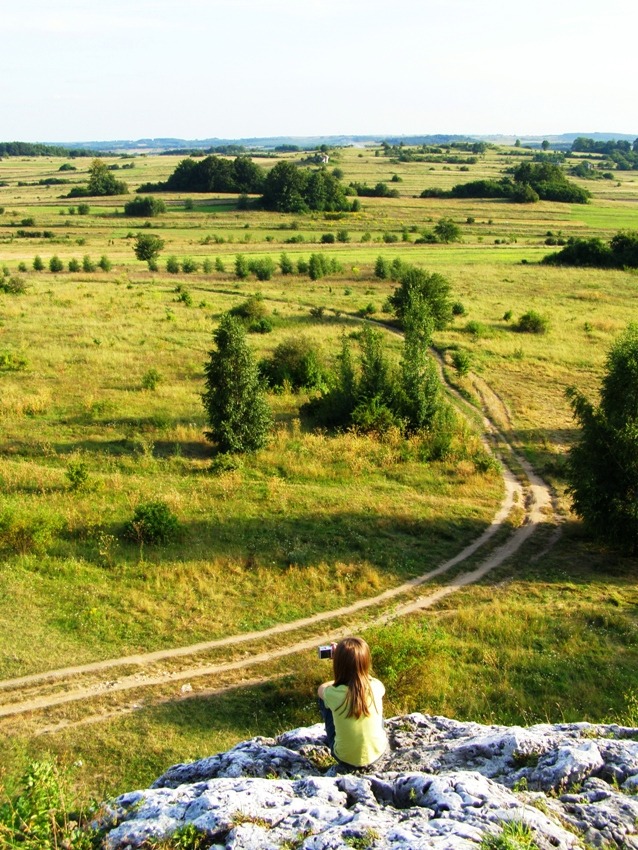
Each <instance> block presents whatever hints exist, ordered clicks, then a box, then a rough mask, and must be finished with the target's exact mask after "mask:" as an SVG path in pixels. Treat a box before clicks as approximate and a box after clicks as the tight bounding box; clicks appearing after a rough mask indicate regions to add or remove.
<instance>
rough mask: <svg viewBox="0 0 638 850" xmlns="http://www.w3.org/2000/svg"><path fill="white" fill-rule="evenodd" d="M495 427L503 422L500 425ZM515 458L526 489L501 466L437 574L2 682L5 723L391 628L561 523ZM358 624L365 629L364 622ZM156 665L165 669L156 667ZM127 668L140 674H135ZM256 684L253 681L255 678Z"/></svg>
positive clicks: (491, 396)
mask: <svg viewBox="0 0 638 850" xmlns="http://www.w3.org/2000/svg"><path fill="white" fill-rule="evenodd" d="M480 395H481V398H482V401H483V404H484V407H485V411H484V413H485V420H484V427H485V431H486V433H491V434H492V435H494V434H497V435H498V438H499V441H500V442H501V443H503V442H504V440H505V438H504V437H503V436H502V435H501V434H500V433H499V431H498V425H501V426H502V425H505V426H509V425H510V424H511V423H510V421H509V414H508V413H507V410H506V408H505V406H504V405H503V403H502V402H501V400H500V399H499V398H498V396H496V394H495V393H493V392H492V391H491V390H490V388H489V387H488V386H487V384H485V382H484V381H482V382H481V392H480ZM495 420H496V421H495ZM497 422H498V425H497V424H496V423H497ZM515 458H516V462H517V464H518V466H519V468H521V469H523V470H524V474H525V477H526V478H527V481H526V482H525V484H522V483H521V482H520V481H519V480H518V479H517V478H516V477H515V476H514V475H513V473H512V472H511V471H510V469H509V468H508V467H504V468H503V482H504V487H505V495H504V498H503V501H502V503H501V506H500V508H499V511H498V512H497V514H496V515H495V516H494V518H493V520H492V522H491V524H490V525H489V526H488V527H487V528H486V530H485V531H484V532H483V534H481V535H480V537H478V538H477V539H476V540H474V541H473V542H472V543H471V544H469V545H468V546H466V547H465V548H464V549H463V550H462V551H461V552H459V553H458V554H457V555H455V556H454V557H453V558H450V559H449V560H448V561H445V562H444V563H442V564H440V565H439V566H438V567H436V568H435V569H433V570H430V571H429V572H427V573H424V574H423V575H421V576H418V577H417V578H414V579H411V580H410V581H407V582H405V583H403V584H401V585H399V586H398V587H395V588H391V589H389V590H386V591H385V592H383V593H381V594H379V595H377V596H375V597H371V598H369V599H362V600H358V601H357V602H354V603H352V604H350V605H344V606H343V607H341V608H338V609H334V610H331V611H325V612H322V613H318V614H314V615H312V616H310V617H304V618H302V619H299V620H295V621H294V622H291V623H282V624H280V625H277V626H273V627H271V628H268V629H264V630H262V631H254V632H248V633H245V634H238V635H232V636H229V637H226V638H220V639H217V640H212V641H206V642H203V643H197V644H192V645H190V646H185V647H177V648H174V649H168V650H160V651H157V652H150V653H144V654H136V655H129V656H122V657H120V658H112V659H107V660H105V661H98V662H95V663H92V664H84V665H78V666H73V667H64V668H60V669H57V670H50V671H47V672H43V673H36V674H33V675H29V676H22V677H19V678H14V679H7V680H4V681H0V718H11V717H16V716H17V715H24V714H29V713H33V712H35V713H38V714H39V713H42V716H41V717H40V716H37V717H35V718H33V719H35V724H36V728H39V731H40V732H45V731H46V732H51V731H58V730H59V729H62V728H68V727H69V726H72V725H81V724H86V723H91V722H99V721H100V720H102V719H107V718H111V717H114V716H117V715H118V714H121V713H127V712H129V711H131V710H135V709H136V708H139V706H136V705H134V706H133V707H131V706H124V705H122V706H121V708H115V709H114V710H111V711H109V712H107V713H101V714H97V715H93V716H89V717H84V718H82V719H80V720H65V719H62V720H61V721H59V722H58V723H56V724H53V725H51V724H50V718H49V717H47V710H49V709H54V708H55V707H58V706H63V705H66V704H69V703H77V702H81V701H85V700H91V699H96V698H100V697H104V696H105V695H107V694H108V695H115V694H120V693H124V692H127V691H129V692H132V691H137V690H139V689H141V688H152V687H157V686H160V685H166V684H167V683H176V684H177V683H180V682H185V681H190V680H192V679H195V678H198V677H208V678H210V677H215V676H221V675H223V674H229V673H232V672H235V671H241V670H246V669H248V668H251V667H259V666H260V665H262V664H265V663H267V662H271V661H274V660H276V659H279V658H282V657H284V656H286V655H291V654H294V653H298V652H303V651H307V650H310V649H314V647H316V645H317V644H318V643H320V642H326V641H327V640H335V639H339V638H340V637H342V636H344V635H346V634H351V633H352V631H354V630H356V627H357V625H358V623H357V617H356V615H357V614H359V613H361V614H363V613H364V612H366V618H365V625H367V626H370V625H375V624H381V623H386V622H388V621H389V620H391V619H394V618H396V617H399V616H404V615H406V614H409V613H412V612H415V611H419V610H424V609H426V608H429V607H431V606H432V605H435V604H436V603H437V602H439V601H440V600H441V599H443V598H444V597H446V596H449V595H450V594H452V593H455V592H456V591H458V590H459V589H461V588H463V587H466V586H467V585H469V584H472V583H474V582H476V581H479V580H480V579H481V578H483V577H484V576H485V575H486V574H487V573H488V572H489V571H490V570H493V569H494V568H496V567H498V566H500V565H501V564H502V563H503V562H504V561H505V560H506V559H507V558H509V557H511V556H512V555H513V554H514V553H515V552H517V551H518V550H519V549H520V547H521V546H522V545H523V544H524V543H525V541H526V540H528V539H529V537H530V536H531V535H532V534H534V532H535V531H536V530H537V529H538V527H539V526H540V525H542V524H548V523H549V524H552V525H555V524H556V517H555V514H554V510H553V506H552V498H551V494H550V491H549V488H548V487H547V485H546V484H545V483H544V482H543V481H542V480H541V479H540V478H539V477H538V476H536V474H535V473H534V471H533V470H532V468H531V467H530V465H529V464H528V463H527V462H526V461H525V460H524V458H521V457H520V456H518V455H515ZM515 506H520V509H521V510H522V511H524V521H523V522H522V523H521V524H520V526H519V527H518V528H516V529H514V530H513V531H512V532H511V533H510V534H509V536H508V537H507V539H506V540H505V542H504V543H503V544H501V545H500V546H498V547H497V548H496V549H494V550H493V551H490V552H489V554H488V556H487V557H486V558H485V559H484V560H483V561H482V562H481V563H480V564H479V565H478V566H476V567H475V568H474V569H473V570H472V571H470V572H467V573H463V574H460V575H456V576H455V577H454V578H452V579H451V580H450V581H449V582H448V583H446V584H444V585H441V586H439V587H437V588H436V590H432V591H431V592H429V593H425V594H419V595H418V596H417V597H416V598H413V594H414V590H415V589H417V588H419V587H421V586H422V585H424V584H426V583H427V582H428V581H431V580H432V579H433V578H435V577H437V576H440V575H442V574H444V573H446V572H448V571H450V570H451V569H452V568H453V567H455V566H457V565H459V564H461V563H462V562H464V561H466V560H468V559H469V558H471V557H472V556H473V555H475V554H476V553H477V552H478V551H479V550H480V549H481V548H482V547H484V546H486V545H487V544H488V543H489V541H490V540H491V539H492V538H493V537H494V535H495V534H496V533H497V532H500V531H502V530H503V528H504V527H506V525H505V524H506V520H507V518H508V516H509V515H510V513H511V512H512V509H513V508H514V507H515ZM550 545H551V543H550ZM406 595H407V596H409V597H410V598H408V599H407V600H405V601H401V600H400V597H402V596H403V597H405V596H406ZM393 601H396V603H397V604H395V605H394V606H391V607H390V603H392V602H393ZM374 608H379V609H381V610H380V611H379V614H378V615H377V616H376V617H370V616H369V611H370V609H374ZM344 618H347V619H348V624H347V626H341V627H336V625H333V626H332V627H330V625H329V624H330V621H333V623H336V621H338V620H343V619H344ZM362 619H363V618H362ZM361 625H363V622H362V623H361ZM314 626H317V627H319V626H324V629H323V630H317V631H316V632H313V634H312V635H311V636H304V637H303V638H301V639H297V640H294V639H292V640H291V641H290V642H287V643H286V644H285V645H283V646H279V647H276V648H268V649H265V650H263V651H256V652H250V653H244V654H243V655H242V657H240V658H236V659H234V660H229V661H215V662H213V663H202V662H200V663H197V661H196V656H197V655H198V654H202V653H207V652H211V651H213V650H224V649H228V648H232V647H237V646H239V645H241V644H244V643H249V642H256V641H267V640H268V639H269V638H274V637H277V636H281V635H285V634H288V633H293V632H295V631H300V630H302V629H303V630H305V631H307V630H308V629H312V628H313V627H314ZM175 659H184V660H185V662H186V664H185V666H182V668H181V669H161V665H162V663H166V662H169V661H171V660H175ZM158 667H159V668H160V669H157V668H158ZM130 668H135V669H134V671H133V672H131V671H130ZM153 668H154V669H153ZM105 674H107V675H105ZM251 681H256V680H255V679H253V680H251ZM260 681H261V679H260ZM187 687H188V686H187ZM219 690H220V689H215V690H214V691H213V690H211V689H210V688H208V690H207V691H206V692H207V693H216V692H219ZM201 693H202V691H198V695H199V694H201ZM175 698H179V697H175Z"/></svg>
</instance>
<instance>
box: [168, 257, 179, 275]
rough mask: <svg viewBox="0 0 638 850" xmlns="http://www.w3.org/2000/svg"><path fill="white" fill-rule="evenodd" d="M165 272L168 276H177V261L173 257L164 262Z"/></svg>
mask: <svg viewBox="0 0 638 850" xmlns="http://www.w3.org/2000/svg"><path fill="white" fill-rule="evenodd" d="M166 271H167V272H168V273H169V274H179V260H178V259H177V257H175V256H170V257H168V258H167V260H166Z"/></svg>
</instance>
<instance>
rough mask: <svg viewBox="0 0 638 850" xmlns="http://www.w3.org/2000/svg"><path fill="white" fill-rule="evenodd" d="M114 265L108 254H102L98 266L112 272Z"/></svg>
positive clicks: (104, 270)
mask: <svg viewBox="0 0 638 850" xmlns="http://www.w3.org/2000/svg"><path fill="white" fill-rule="evenodd" d="M112 267H113V266H112V263H111V261H110V260H109V258H108V257H107V256H106V254H102V256H101V257H100V259H99V260H98V268H100V269H102V271H103V272H110V271H111V269H112Z"/></svg>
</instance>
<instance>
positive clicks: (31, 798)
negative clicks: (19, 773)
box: [0, 761, 100, 850]
mask: <svg viewBox="0 0 638 850" xmlns="http://www.w3.org/2000/svg"><path fill="white" fill-rule="evenodd" d="M91 816H92V812H91V810H87V811H83V810H82V809H81V808H80V807H79V805H78V801H77V799H76V797H75V796H74V793H73V792H72V791H71V782H70V778H69V776H68V775H64V774H63V773H61V771H60V770H59V769H58V767H57V766H56V764H55V763H54V762H53V761H39V762H32V763H31V764H30V765H29V767H28V769H27V771H26V773H25V774H24V776H23V777H22V781H21V783H20V788H19V789H16V790H15V791H14V792H13V794H12V796H11V797H9V798H7V799H6V801H5V802H3V803H2V804H0V841H1V842H2V847H5V848H7V850H9V848H17V847H20V848H23V850H44V848H51V850H62V848H64V850H93V848H96V847H97V846H98V842H99V841H100V839H99V835H98V833H97V831H96V830H95V829H93V828H91V827H90V826H89V825H88V821H89V820H90V819H91Z"/></svg>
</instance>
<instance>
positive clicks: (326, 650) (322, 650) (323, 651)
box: [319, 644, 332, 658]
mask: <svg viewBox="0 0 638 850" xmlns="http://www.w3.org/2000/svg"><path fill="white" fill-rule="evenodd" d="M319 658H332V645H331V644H328V645H327V646H320V647H319Z"/></svg>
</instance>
